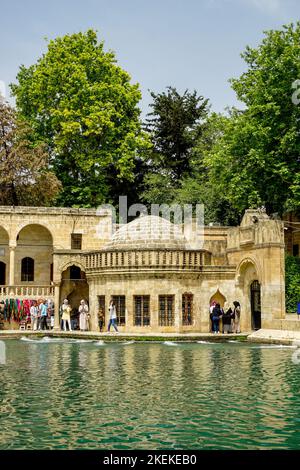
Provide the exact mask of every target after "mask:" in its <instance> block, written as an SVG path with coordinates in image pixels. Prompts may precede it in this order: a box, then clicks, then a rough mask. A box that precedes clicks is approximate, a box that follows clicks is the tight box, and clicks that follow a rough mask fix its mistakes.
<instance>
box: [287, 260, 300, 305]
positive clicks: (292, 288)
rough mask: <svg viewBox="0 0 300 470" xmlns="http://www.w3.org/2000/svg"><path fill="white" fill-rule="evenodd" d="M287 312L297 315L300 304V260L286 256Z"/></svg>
mask: <svg viewBox="0 0 300 470" xmlns="http://www.w3.org/2000/svg"><path fill="white" fill-rule="evenodd" d="M285 300H286V311H287V312H290V313H295V312H296V311H297V303H298V302H300V259H299V258H295V257H294V256H290V255H286V258H285Z"/></svg>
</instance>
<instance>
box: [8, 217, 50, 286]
mask: <svg viewBox="0 0 300 470" xmlns="http://www.w3.org/2000/svg"><path fill="white" fill-rule="evenodd" d="M18 229H19V230H18V232H17V235H16V254H15V283H16V284H22V283H23V282H27V281H26V280H24V276H23V278H22V270H21V266H22V259H24V258H26V257H29V258H32V259H33V260H34V267H35V270H34V281H33V283H34V285H43V286H48V285H50V283H51V264H52V263H53V236H52V233H51V231H50V230H49V228H48V227H45V226H44V225H42V224H39V223H31V224H28V223H26V224H23V225H22V226H21V227H20V226H19V228H18Z"/></svg>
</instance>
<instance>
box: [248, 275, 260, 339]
mask: <svg viewBox="0 0 300 470" xmlns="http://www.w3.org/2000/svg"><path fill="white" fill-rule="evenodd" d="M250 299H251V326H252V330H259V329H260V328H261V286H260V283H259V282H258V281H257V280H255V281H253V282H252V283H251V285H250Z"/></svg>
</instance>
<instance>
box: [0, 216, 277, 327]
mask: <svg viewBox="0 0 300 470" xmlns="http://www.w3.org/2000/svg"><path fill="white" fill-rule="evenodd" d="M111 234H112V220H111V216H110V213H109V212H108V211H105V210H102V211H101V212H97V211H96V210H93V209H63V208H32V207H14V208H13V207H1V208H0V276H1V279H0V284H1V285H0V298H1V299H6V298H11V297H16V296H18V297H23V298H36V296H44V297H46V298H52V299H53V300H54V303H55V327H56V328H58V327H59V305H60V303H61V302H62V300H63V298H66V297H67V298H68V299H69V301H70V303H71V304H72V307H73V308H76V307H77V306H78V303H79V301H80V299H81V298H86V300H88V302H89V306H90V313H91V321H90V324H91V329H93V330H96V331H97V330H98V313H99V309H100V308H102V309H103V311H104V312H105V317H106V318H105V322H106V325H107V323H108V304H109V300H110V298H111V297H113V298H114V300H115V302H116V304H117V310H118V312H117V313H118V323H119V330H120V331H126V332H135V333H138V332H143V333H146V332H188V331H195V332H207V331H209V330H210V320H209V313H208V311H209V305H210V303H211V302H212V300H216V301H218V302H220V303H221V304H222V305H223V304H224V303H225V302H226V304H227V305H228V306H230V305H232V302H233V301H235V300H237V301H239V302H240V304H241V311H242V314H241V328H242V331H246V330H247V331H249V330H251V329H253V328H259V327H260V326H261V327H264V328H271V327H272V324H273V322H274V321H275V320H277V319H283V318H284V317H285V292H284V227H283V222H281V221H279V220H271V219H270V218H269V217H268V216H267V214H266V213H265V212H263V211H253V210H248V211H246V213H245V215H244V217H243V220H242V222H241V225H240V226H239V227H219V226H212V227H207V226H206V227H204V230H202V231H200V232H199V233H198V232H197V234H196V235H195V233H194V234H193V233H192V231H189V230H185V231H184V232H183V230H182V227H180V226H175V225H173V224H171V223H170V222H168V221H166V220H165V219H162V218H159V217H155V216H144V217H139V218H138V219H135V220H134V221H133V222H130V223H129V224H127V225H123V226H120V227H119V228H118V230H117V231H116V232H115V233H114V234H113V235H111ZM201 234H202V237H203V239H201V240H200V236H201ZM197 237H198V238H199V239H197ZM197 246H198V247H201V248H197ZM24 260H25V261H24ZM28 260H29V261H28ZM30 260H32V261H30ZM32 269H33V273H32V272H31V270H32Z"/></svg>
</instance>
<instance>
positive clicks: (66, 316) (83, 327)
mask: <svg viewBox="0 0 300 470" xmlns="http://www.w3.org/2000/svg"><path fill="white" fill-rule="evenodd" d="M71 312H72V307H71V305H70V304H69V301H68V299H65V300H64V301H63V303H62V305H61V307H60V315H61V322H60V327H61V329H62V330H64V331H67V327H68V329H69V331H72V329H73V328H72V322H71ZM78 313H79V329H80V331H88V330H89V329H90V328H89V326H90V325H89V320H90V314H89V306H88V304H87V302H86V301H85V300H84V299H82V300H81V301H80V305H79V307H78Z"/></svg>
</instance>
